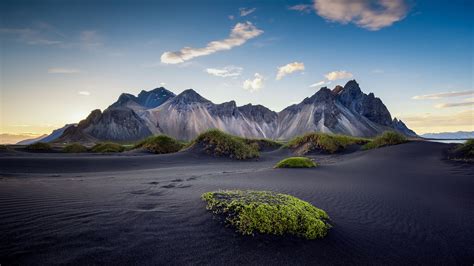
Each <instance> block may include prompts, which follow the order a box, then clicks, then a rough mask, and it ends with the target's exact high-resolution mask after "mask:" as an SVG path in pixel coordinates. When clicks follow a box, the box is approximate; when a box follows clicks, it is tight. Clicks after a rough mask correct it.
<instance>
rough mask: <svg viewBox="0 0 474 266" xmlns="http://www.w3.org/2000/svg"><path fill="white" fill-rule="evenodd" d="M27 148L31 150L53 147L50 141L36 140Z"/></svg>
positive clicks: (47, 149) (45, 149)
mask: <svg viewBox="0 0 474 266" xmlns="http://www.w3.org/2000/svg"><path fill="white" fill-rule="evenodd" d="M26 149H27V150H29V151H51V150H53V147H52V146H51V144H49V143H45V142H36V143H33V144H30V145H28V146H26Z"/></svg>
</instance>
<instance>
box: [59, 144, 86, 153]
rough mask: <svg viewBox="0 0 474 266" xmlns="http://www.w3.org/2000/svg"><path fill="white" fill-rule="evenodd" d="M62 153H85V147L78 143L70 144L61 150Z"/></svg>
mask: <svg viewBox="0 0 474 266" xmlns="http://www.w3.org/2000/svg"><path fill="white" fill-rule="evenodd" d="M63 152H67V153H81V152H87V147H86V146H84V145H82V144H79V143H71V144H69V145H67V146H65V147H64V148H63Z"/></svg>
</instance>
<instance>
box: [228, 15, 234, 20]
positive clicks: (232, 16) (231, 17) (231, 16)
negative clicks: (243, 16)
mask: <svg viewBox="0 0 474 266" xmlns="http://www.w3.org/2000/svg"><path fill="white" fill-rule="evenodd" d="M227 17H228V18H229V19H230V20H234V18H235V17H234V15H229V16H227Z"/></svg>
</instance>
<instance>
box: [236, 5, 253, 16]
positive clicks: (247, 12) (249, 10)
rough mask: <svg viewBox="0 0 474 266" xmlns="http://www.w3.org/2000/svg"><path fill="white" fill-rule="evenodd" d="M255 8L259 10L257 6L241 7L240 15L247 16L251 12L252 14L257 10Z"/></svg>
mask: <svg viewBox="0 0 474 266" xmlns="http://www.w3.org/2000/svg"><path fill="white" fill-rule="evenodd" d="M255 10H257V9H256V8H244V7H242V8H239V12H240V16H241V17H245V16H248V15H250V14H252V13H253V12H255Z"/></svg>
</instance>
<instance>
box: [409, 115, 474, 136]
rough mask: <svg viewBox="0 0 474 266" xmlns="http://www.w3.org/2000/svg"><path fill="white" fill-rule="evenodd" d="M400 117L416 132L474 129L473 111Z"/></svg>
mask: <svg viewBox="0 0 474 266" xmlns="http://www.w3.org/2000/svg"><path fill="white" fill-rule="evenodd" d="M401 119H402V120H403V121H404V122H405V123H406V124H407V125H409V127H410V128H411V129H413V130H415V131H416V132H418V133H421V134H423V133H428V132H443V131H444V132H446V131H459V130H474V112H473V111H472V110H465V111H462V112H459V113H450V114H446V115H440V114H429V113H428V114H416V115H411V116H403V117H401Z"/></svg>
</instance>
